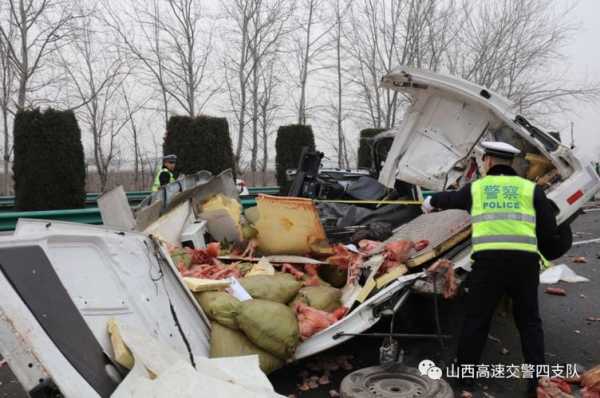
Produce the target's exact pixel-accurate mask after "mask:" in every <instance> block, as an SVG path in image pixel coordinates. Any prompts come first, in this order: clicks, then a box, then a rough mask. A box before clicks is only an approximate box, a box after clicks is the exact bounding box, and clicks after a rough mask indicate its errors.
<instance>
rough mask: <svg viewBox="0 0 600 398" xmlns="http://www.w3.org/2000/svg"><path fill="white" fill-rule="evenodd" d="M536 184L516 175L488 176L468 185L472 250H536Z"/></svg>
mask: <svg viewBox="0 0 600 398" xmlns="http://www.w3.org/2000/svg"><path fill="white" fill-rule="evenodd" d="M534 190H535V184H534V183H533V182H531V181H529V180H526V179H524V178H521V177H517V176H487V177H484V178H481V179H479V180H477V181H475V182H474V183H473V184H471V197H472V200H473V204H472V207H471V221H472V226H473V233H472V238H471V239H472V245H473V253H477V252H480V251H484V250H522V251H527V252H534V253H538V248H537V238H536V234H535V207H534V204H533V196H534Z"/></svg>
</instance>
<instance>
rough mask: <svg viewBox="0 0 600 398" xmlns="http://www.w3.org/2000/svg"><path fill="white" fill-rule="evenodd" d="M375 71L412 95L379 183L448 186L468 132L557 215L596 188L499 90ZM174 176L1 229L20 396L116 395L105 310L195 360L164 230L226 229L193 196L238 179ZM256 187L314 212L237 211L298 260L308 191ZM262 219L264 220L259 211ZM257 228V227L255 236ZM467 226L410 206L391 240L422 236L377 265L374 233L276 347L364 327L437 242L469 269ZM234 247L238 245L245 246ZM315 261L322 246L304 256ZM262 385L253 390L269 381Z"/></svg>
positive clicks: (462, 163)
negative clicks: (323, 321)
mask: <svg viewBox="0 0 600 398" xmlns="http://www.w3.org/2000/svg"><path fill="white" fill-rule="evenodd" d="M382 85H383V86H384V87H386V88H389V89H390V90H396V91H401V92H402V93H404V94H405V95H407V96H410V97H411V99H412V100H411V104H412V105H411V106H410V107H409V108H408V110H407V112H406V114H405V115H404V118H403V122H402V123H401V125H400V126H398V127H396V128H394V129H392V130H390V131H388V132H386V135H387V136H390V137H393V143H392V145H391V147H390V150H389V153H388V154H387V158H386V159H385V163H384V164H383V166H382V169H381V172H380V175H379V182H380V183H381V184H383V185H384V186H386V187H388V188H394V186H396V185H397V181H402V182H403V183H406V184H411V185H412V186H413V187H415V188H416V190H415V191H414V195H415V197H414V198H413V199H415V200H418V199H421V198H420V197H419V196H421V189H430V190H443V189H451V188H458V187H460V186H461V185H462V184H465V183H467V182H469V181H471V180H473V179H475V178H477V176H478V169H479V163H480V160H481V155H482V151H481V148H480V147H479V145H478V144H479V143H480V142H482V141H485V140H502V141H506V142H509V143H511V144H512V145H514V146H515V147H517V148H519V149H520V150H521V152H522V153H523V154H525V156H524V157H522V158H520V159H519V162H520V163H519V164H517V169H518V171H519V173H520V174H521V175H522V176H525V177H527V178H530V179H532V180H535V181H536V182H537V183H538V184H540V185H542V186H544V188H545V189H546V193H547V195H548V197H549V198H550V199H552V200H553V202H554V203H555V205H556V210H557V216H556V217H557V220H558V222H559V223H568V222H570V221H572V219H573V218H574V217H576V215H577V213H578V212H579V211H580V209H581V207H582V205H583V204H584V203H585V202H586V201H588V200H589V199H590V198H592V197H593V195H594V194H595V193H596V192H597V191H598V190H600V177H599V176H598V174H597V173H596V171H595V170H594V168H593V166H592V164H591V163H590V162H585V161H583V160H581V159H577V158H576V157H575V156H574V154H573V152H572V151H571V150H570V149H569V148H568V147H566V146H564V145H561V144H560V143H559V142H557V141H556V140H555V139H554V138H552V137H551V136H550V135H548V134H546V133H544V132H543V131H541V130H540V129H538V128H536V127H535V126H533V125H531V124H530V123H529V122H528V121H527V120H526V119H525V118H523V117H522V116H520V115H518V114H516V113H515V110H514V107H513V105H512V104H511V103H510V102H509V101H507V100H505V99H504V98H502V97H500V96H498V95H497V94H495V93H493V92H490V91H489V90H487V89H485V88H483V87H480V86H477V85H474V84H471V83H468V82H465V81H463V80H460V79H456V78H451V77H447V76H443V75H439V74H433V73H429V72H423V71H418V70H411V69H408V68H403V69H402V70H400V71H398V72H396V73H391V74H389V75H386V76H384V77H383V79H382ZM177 184H179V185H178V186H173V185H171V186H170V187H167V188H165V189H163V190H162V191H160V192H158V193H156V194H154V195H153V197H152V198H149V199H148V200H147V201H146V202H145V203H144V206H142V208H141V209H140V211H138V213H137V214H136V217H135V218H133V216H132V215H131V214H128V211H129V210H128V209H127V208H125V207H123V206H121V205H120V203H121V204H122V201H119V193H118V192H117V193H113V194H112V195H114V197H113V196H110V195H109V196H107V197H106V204H105V209H106V210H105V211H103V218H104V216H105V215H106V219H105V226H102V227H98V226H89V225H80V224H73V223H64V222H48V221H44V220H20V221H19V223H18V225H17V228H16V230H15V231H14V233H13V235H10V236H3V237H1V238H0V271H1V272H0V350H1V353H2V356H3V357H4V358H5V359H7V361H8V362H9V364H10V366H11V368H12V370H13V372H14V373H15V375H16V376H17V378H18V380H19V382H20V383H21V384H22V385H23V387H24V389H25V390H26V391H27V392H28V393H29V394H30V395H31V396H36V397H37V396H39V397H49V396H56V394H57V393H58V392H60V394H61V395H62V396H66V397H109V396H114V394H115V392H116V391H119V386H122V385H123V383H125V381H126V380H127V378H128V377H129V375H130V374H128V372H127V371H126V369H124V368H123V367H122V366H121V365H119V364H118V363H115V354H116V353H115V348H114V342H112V341H111V338H110V336H109V334H108V332H107V325H108V324H109V322H111V321H116V322H117V323H118V324H119V325H121V326H123V327H124V328H125V329H129V328H131V329H134V330H137V331H142V332H144V333H146V334H147V335H148V336H149V337H150V338H152V339H155V340H156V341H158V342H160V343H161V344H164V345H165V346H168V347H170V349H172V350H173V351H174V352H176V353H178V354H179V355H180V356H181V357H182V358H184V359H186V360H189V362H190V363H192V364H194V363H196V362H198V358H207V357H209V355H210V351H211V342H210V335H211V322H212V321H211V319H209V317H208V316H207V315H206V314H205V312H204V311H203V310H202V308H201V307H200V305H199V304H198V302H197V300H196V298H195V297H194V294H193V293H192V291H191V290H190V288H189V286H190V285H189V284H186V281H184V278H183V277H182V276H183V272H182V271H185V270H182V269H181V268H178V264H176V263H175V262H174V261H172V258H171V256H170V255H169V254H170V253H169V246H168V245H167V244H166V243H165V242H169V243H171V244H173V243H180V242H182V241H184V242H186V245H188V246H193V247H196V248H199V247H202V246H203V245H204V232H205V228H209V229H212V233H211V235H213V238H215V239H216V240H228V241H231V240H235V237H234V236H230V235H229V234H231V233H232V232H231V231H232V229H231V227H232V225H230V224H228V223H230V221H231V219H232V218H235V217H237V216H235V215H234V216H233V217H232V216H231V214H223V211H224V212H225V213H227V210H226V209H225V208H226V207H227V206H224V207H221V208H220V209H217V210H219V211H221V213H220V214H219V212H217V214H212V216H211V217H208V218H206V217H205V218H203V220H204V221H205V222H206V223H203V222H200V223H199V222H198V221H199V220H200V219H202V217H200V215H199V214H198V209H199V208H200V209H201V208H202V205H203V204H205V203H206V200H207V199H209V198H211V197H212V196H214V195H215V194H217V193H219V194H221V195H222V196H224V197H226V198H229V199H233V200H235V199H237V197H238V196H237V190H236V187H235V183H234V180H233V178H232V176H231V175H230V174H228V173H224V174H222V175H220V176H217V177H212V176H209V175H201V176H195V177H193V178H192V177H190V180H188V185H186V186H182V185H181V182H178V183H177ZM182 190H183V192H181V191H182ZM263 199H264V201H263V202H262V203H263V205H269V203H270V202H273V203H275V204H274V207H275V208H277V209H281V208H285V206H287V205H289V204H290V203H292V204H294V206H292V207H294V208H298V207H303V208H304V210H306V209H308V210H306V211H307V213H302V214H305V215H306V214H308V215H310V217H313V218H312V219H310V217H307V218H306V219H303V220H304V221H306V222H304V221H302V222H300V221H298V219H296V218H294V219H292V220H291V221H290V220H288V221H286V222H283V223H280V224H276V223H277V222H279V221H281V220H282V219H285V217H283V216H285V214H283V216H282V214H281V212H278V211H273V212H272V213H269V214H266V213H265V214H263V213H261V199H259V206H258V210H257V211H255V212H254V214H246V216H247V218H249V219H253V224H255V225H256V229H257V231H258V236H257V237H256V241H257V244H258V248H259V249H260V247H261V245H262V246H263V247H267V246H268V247H269V248H270V250H269V251H270V252H271V253H275V255H274V256H271V257H267V259H268V262H269V263H272V264H273V265H274V266H275V267H279V266H280V264H283V263H289V262H291V263H292V264H294V261H300V262H303V261H304V265H305V266H306V264H307V263H310V261H309V260H308V259H302V258H301V259H299V260H298V259H297V258H296V259H294V258H290V257H289V256H287V257H285V258H283V259H281V258H277V255H279V254H282V253H278V249H277V244H278V242H279V241H281V238H282V237H286V236H289V238H290V239H292V237H297V236H302V237H307V236H309V237H310V236H312V237H313V238H315V236H314V234H313V235H311V233H312V232H308V233H307V232H306V231H307V230H309V231H312V230H311V228H317V230H318V228H319V225H320V223H318V222H317V223H315V219H314V217H317V221H318V214H317V213H316V210H315V206H314V204H312V202H311V201H310V200H309V199H298V201H297V202H294V200H295V199H291V198H280V199H277V198H269V197H265V198H263ZM278 201H279V202H278ZM278 206H279V207H278ZM282 206H283V207H282ZM101 207H102V206H101ZM413 208H414V206H413ZM263 212H264V211H263ZM284 213H285V212H284ZM316 214H317V215H316ZM293 221H298V222H297V223H296V224H295V223H294V222H293ZM261 222H262V223H263V224H265V223H266V226H263V227H260V226H258V225H257V224H259V223H261ZM210 224H212V225H210ZM109 225H112V226H109ZM233 226H234V227H235V223H234V225H233ZM298 229H299V230H298ZM138 231H139V232H138ZM261 231H268V232H263V236H261ZM238 232H240V233H241V232H242V231H237V232H235V233H238ZM325 232H326V231H325V229H323V228H322V227H321V230H318V231H317V232H316V234H317V235H318V236H317V237H316V238H315V239H312V240H311V241H304V242H298V247H299V249H298V250H300V251H301V250H302V249H303V248H306V247H309V248H314V250H315V251H317V252H318V251H320V250H322V251H323V253H325V254H329V255H331V254H334V253H331V252H327V250H328V248H327V247H326V245H324V243H323V242H324V241H326V239H327V236H326V234H325ZM268 233H269V234H271V235H269V236H267V235H266V234H268ZM469 234H470V219H469V216H468V214H467V213H465V212H461V211H447V212H440V213H433V214H428V215H419V216H416V217H411V220H410V221H409V222H407V223H405V224H403V225H401V226H399V227H398V228H396V229H395V230H394V231H393V235H392V237H390V238H389V239H388V241H390V242H392V241H398V240H405V241H412V242H418V241H422V240H427V244H426V245H425V246H421V247H418V248H413V250H411V251H410V255H409V256H408V258H405V259H403V261H402V264H401V266H397V267H394V268H393V269H390V270H389V272H386V273H384V274H378V273H377V271H378V269H379V268H380V267H381V266H382V264H383V263H384V258H383V257H384V256H383V255H382V252H383V250H384V248H383V244H381V245H378V246H377V245H376V246H374V247H370V248H369V255H368V256H367V255H364V256H363V257H362V258H363V260H364V261H362V262H361V263H360V265H359V267H358V268H359V269H358V271H359V272H360V273H362V277H360V278H352V283H346V285H345V286H344V287H343V288H342V290H343V293H342V297H341V298H340V302H341V303H342V304H344V307H345V308H346V312H345V315H344V316H343V317H341V319H339V320H337V321H335V322H333V323H332V324H331V325H330V326H328V327H326V328H325V329H323V330H318V331H317V332H316V333H314V334H312V335H310V336H309V337H308V338H306V339H304V340H303V341H302V342H300V344H299V345H297V347H294V348H295V350H294V352H293V354H292V355H291V356H290V357H289V358H287V361H294V360H298V359H301V358H304V357H307V356H310V355H313V354H316V353H318V352H321V351H324V350H327V349H329V348H331V347H333V346H335V345H337V344H340V343H341V342H343V341H345V340H347V339H349V338H351V337H352V335H353V334H357V333H362V332H364V331H365V330H367V329H368V328H370V327H371V326H372V325H374V324H375V323H376V322H378V321H379V320H380V318H381V317H382V315H383V314H384V313H385V312H386V311H388V312H389V311H390V308H391V309H392V310H393V309H394V307H397V306H398V305H399V304H401V302H402V300H403V297H405V296H404V294H403V292H404V290H405V289H407V288H408V287H409V286H411V285H412V283H413V282H414V280H416V279H419V278H422V277H423V276H424V273H423V272H419V269H418V268H419V267H422V266H423V265H426V264H430V263H431V262H433V261H435V260H436V259H438V258H440V257H441V256H443V257H445V258H448V259H449V260H451V261H452V263H453V264H454V267H455V268H464V269H467V270H468V268H469V251H470V249H469ZM277 236H278V239H275V237H277ZM219 238H224V239H219ZM309 240H310V239H309ZM284 241H285V239H284ZM285 249H288V248H287V247H286V248H284V249H282V250H285ZM323 253H322V254H323ZM242 254H244V256H243V257H244V258H245V259H248V258H250V257H253V256H249V255H248V254H249V253H242ZM283 254H293V255H299V254H302V253H300V252H299V251H296V250H292V251H290V252H286V253H283ZM239 255H240V254H239V253H234V254H233V255H231V254H227V255H224V256H219V257H218V259H219V261H221V262H226V261H228V259H227V257H228V256H229V257H230V258H229V260H230V261H235V260H236V257H235V256H239ZM322 263H327V259H326V258H324V259H322V260H315V261H314V263H313V265H319V264H322ZM252 264H253V265H252V267H254V265H257V264H254V263H252ZM190 269H191V268H190ZM298 270H299V269H296V271H298ZM304 271H307V269H304ZM267 272H268V271H267ZM347 272H348V274H350V273H351V272H352V271H351V270H350V268H348V270H347ZM350 279H351V278H348V280H350ZM134 369H135V367H134ZM199 369H203V367H199ZM158 379H160V377H159V378H158ZM124 380H125V381H124ZM147 383H150V384H151V383H152V381H147ZM263 387H264V386H263ZM261 391H262V393H261V394H262V395H260V394H259V393H257V395H256V396H269V394H271V393H270V392H269V391H268V389H267V390H261ZM120 394H123V392H122V389H121V390H120ZM272 394H273V395H274V394H275V393H274V392H273V393H272ZM120 396H126V395H120ZM132 396H133V395H132ZM155 396H158V395H155Z"/></svg>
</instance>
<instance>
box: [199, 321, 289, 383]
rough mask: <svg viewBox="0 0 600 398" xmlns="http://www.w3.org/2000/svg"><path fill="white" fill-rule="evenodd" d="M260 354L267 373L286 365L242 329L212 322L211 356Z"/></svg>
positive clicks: (263, 369) (263, 367) (259, 356)
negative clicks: (253, 342)
mask: <svg viewBox="0 0 600 398" xmlns="http://www.w3.org/2000/svg"><path fill="white" fill-rule="evenodd" d="M253 354H256V355H258V361H259V362H260V368H261V369H262V371H263V372H265V373H266V374H269V373H271V372H273V371H274V370H277V369H279V368H280V367H282V366H283V365H284V361H282V360H281V359H279V358H277V357H276V356H274V355H271V354H269V353H268V352H267V351H265V350H263V349H261V348H259V347H257V346H255V345H254V344H252V342H251V341H250V340H249V339H248V338H247V337H246V336H245V335H244V334H243V333H242V332H240V331H238V330H233V329H229V328H226V327H225V326H221V325H219V324H218V323H216V322H213V324H212V331H211V333H210V357H211V358H221V357H236V356H244V355H253Z"/></svg>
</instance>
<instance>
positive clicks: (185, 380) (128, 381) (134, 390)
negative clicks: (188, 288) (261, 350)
mask: <svg viewBox="0 0 600 398" xmlns="http://www.w3.org/2000/svg"><path fill="white" fill-rule="evenodd" d="M120 331H121V336H122V338H123V341H124V342H125V345H127V347H128V348H129V350H130V351H131V353H132V354H133V357H134V359H135V364H134V366H133V369H131V371H130V372H129V374H128V375H127V377H126V378H125V379H124V380H123V382H121V384H120V385H119V387H118V388H117V390H116V391H115V392H114V393H113V394H112V395H111V398H170V397H178V398H192V397H194V398H195V397H199V396H206V397H245V398H246V397H247V398H282V397H283V396H282V395H279V394H277V393H276V392H275V391H274V390H273V387H272V386H271V384H270V383H269V380H268V379H267V377H266V376H265V374H264V373H263V372H262V371H261V370H260V368H259V366H258V356H256V355H252V356H245V357H233V358H220V359H208V358H202V357H196V358H194V361H195V363H196V369H194V368H193V367H192V365H191V364H190V362H189V359H188V358H184V357H182V356H181V355H180V354H179V353H177V352H175V351H173V350H172V349H171V348H169V347H168V346H166V345H163V344H161V343H160V342H159V341H158V340H156V339H153V338H151V337H149V336H146V335H144V334H143V333H140V332H138V331H136V330H134V329H132V328H128V327H121V330H120Z"/></svg>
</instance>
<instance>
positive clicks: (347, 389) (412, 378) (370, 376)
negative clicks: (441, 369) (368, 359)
mask: <svg viewBox="0 0 600 398" xmlns="http://www.w3.org/2000/svg"><path fill="white" fill-rule="evenodd" d="M340 395H341V397H342V398H453V397H454V392H453V391H452V388H451V387H450V385H449V384H448V383H447V382H446V381H444V380H432V379H430V378H429V377H427V376H421V374H420V373H419V371H418V370H417V369H415V368H409V367H405V366H401V365H399V366H397V367H394V368H384V367H381V366H372V367H370V368H364V369H360V370H357V371H355V372H352V373H350V374H349V375H348V376H346V377H345V378H344V380H343V381H342V385H341V386H340Z"/></svg>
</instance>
